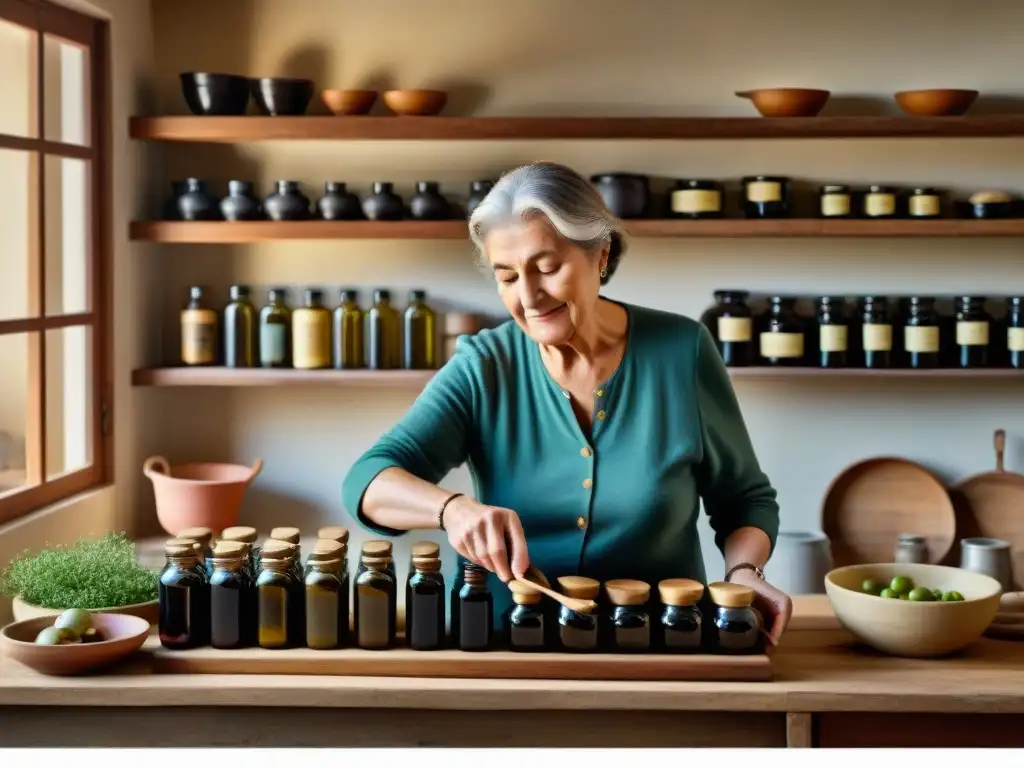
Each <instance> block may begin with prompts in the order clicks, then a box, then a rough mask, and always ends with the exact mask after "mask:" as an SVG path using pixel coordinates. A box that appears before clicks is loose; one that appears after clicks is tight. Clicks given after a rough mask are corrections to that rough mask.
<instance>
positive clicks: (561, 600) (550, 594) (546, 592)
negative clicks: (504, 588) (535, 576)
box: [516, 578, 573, 605]
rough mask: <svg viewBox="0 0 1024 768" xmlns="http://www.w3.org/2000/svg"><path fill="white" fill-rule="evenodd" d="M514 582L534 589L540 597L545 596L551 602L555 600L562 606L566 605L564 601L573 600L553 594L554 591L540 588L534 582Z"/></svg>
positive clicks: (524, 579)
mask: <svg viewBox="0 0 1024 768" xmlns="http://www.w3.org/2000/svg"><path fill="white" fill-rule="evenodd" d="M516 581H521V582H522V583H523V584H529V585H530V586H531V587H533V588H534V589H536V590H537V591H538V592H540V593H541V594H542V595H547V596H548V597H550V598H551V599H552V600H555V601H556V602H559V603H561V604H562V605H566V600H572V599H573V598H571V597H566V596H565V595H563V594H562V593H561V592H555V590H553V589H548V588H547V587H545V586H542V585H541V584H538V583H537V582H535V581H530V580H529V579H527V578H522V579H516Z"/></svg>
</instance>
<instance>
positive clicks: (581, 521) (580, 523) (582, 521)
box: [576, 517, 587, 531]
mask: <svg viewBox="0 0 1024 768" xmlns="http://www.w3.org/2000/svg"><path fill="white" fill-rule="evenodd" d="M576 527H577V528H579V529H580V530H581V531H582V530H583V529H584V528H586V527H587V519H586V518H585V517H577V518H576Z"/></svg>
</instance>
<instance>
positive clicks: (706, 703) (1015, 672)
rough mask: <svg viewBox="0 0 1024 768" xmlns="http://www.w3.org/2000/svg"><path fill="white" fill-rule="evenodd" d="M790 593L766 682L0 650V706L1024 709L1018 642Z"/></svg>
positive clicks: (1023, 657) (1023, 661)
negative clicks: (959, 646)
mask: <svg viewBox="0 0 1024 768" xmlns="http://www.w3.org/2000/svg"><path fill="white" fill-rule="evenodd" d="M795 602H796V612H795V616H794V623H793V628H792V630H791V631H790V632H789V633H787V641H786V642H785V643H784V644H783V647H781V648H780V649H779V650H778V652H777V653H776V654H775V657H774V663H775V679H774V680H773V681H772V682H768V683H701V682H693V683H669V682H615V681H596V680H589V681H586V680H580V681H576V680H571V681H570V680H522V681H521V680H479V679H466V680H462V679H437V678H382V677H319V676H296V675H157V674H154V673H153V672H152V669H151V657H150V654H149V651H148V650H146V649H144V650H143V651H142V652H141V653H140V654H138V657H137V658H136V659H134V660H132V661H131V662H129V663H126V664H124V665H122V666H121V667H119V668H117V670H116V671H112V672H108V673H106V674H99V675H94V676H89V677H80V678H60V677H47V676H44V675H39V674H37V673H35V672H33V671H32V670H30V669H27V668H26V667H24V666H22V665H20V664H18V663H16V662H14V661H12V660H10V659H6V658H0V706H4V705H16V706H25V705H41V706H47V705H50V706H120V707H124V706H131V707H157V706H193V705H197V704H203V705H205V706H218V705H224V706H235V707H238V706H250V707H262V706H284V707H291V706H304V707H338V708H377V707H381V708H407V709H457V710H477V709H487V710H525V709H545V710H576V709H603V710H618V709H629V710H727V711H728V710H733V711H760V712H858V711H862V712H893V711H901V712H970V713H996V712H998V713H1021V714H1024V643H1014V642H1009V641H999V640H989V639H982V640H981V641H979V642H978V643H977V644H975V645H974V646H972V647H971V648H970V649H968V651H966V652H964V653H963V654H960V655H958V656H956V657H954V658H949V659H943V660H913V659H897V658H892V657H888V656H883V655H880V654H876V653H874V652H872V651H870V650H867V649H863V648H860V647H856V646H853V645H852V644H851V643H849V642H848V640H847V639H846V637H845V636H844V634H843V633H842V632H841V630H837V628H836V622H835V619H834V617H832V616H831V614H830V612H829V611H828V603H827V600H826V599H825V598H824V597H823V596H815V597H806V598H798V599H797V600H796V601H795ZM155 643H156V641H155V640H154V639H152V638H151V639H150V640H149V641H147V646H146V648H147V649H150V650H151V648H152V647H153V645H154V644H155Z"/></svg>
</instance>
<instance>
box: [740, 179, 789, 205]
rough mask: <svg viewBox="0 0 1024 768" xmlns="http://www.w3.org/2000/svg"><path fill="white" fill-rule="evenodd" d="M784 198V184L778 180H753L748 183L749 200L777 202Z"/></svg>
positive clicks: (753, 201) (754, 201)
mask: <svg viewBox="0 0 1024 768" xmlns="http://www.w3.org/2000/svg"><path fill="white" fill-rule="evenodd" d="M781 199H782V184H780V183H779V182H777V181H751V182H750V183H749V184H747V200H749V201H750V202H752V203H777V202H778V201H779V200H781Z"/></svg>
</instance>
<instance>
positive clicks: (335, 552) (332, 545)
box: [307, 539, 345, 563]
mask: <svg viewBox="0 0 1024 768" xmlns="http://www.w3.org/2000/svg"><path fill="white" fill-rule="evenodd" d="M344 551H345V547H343V546H342V545H341V544H339V543H338V542H336V541H335V540H334V539H317V542H316V544H315V545H313V551H312V552H310V553H309V557H308V558H307V560H308V561H309V562H310V563H318V562H326V561H328V560H339V561H340V560H341V555H342V553H343V552H344Z"/></svg>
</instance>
